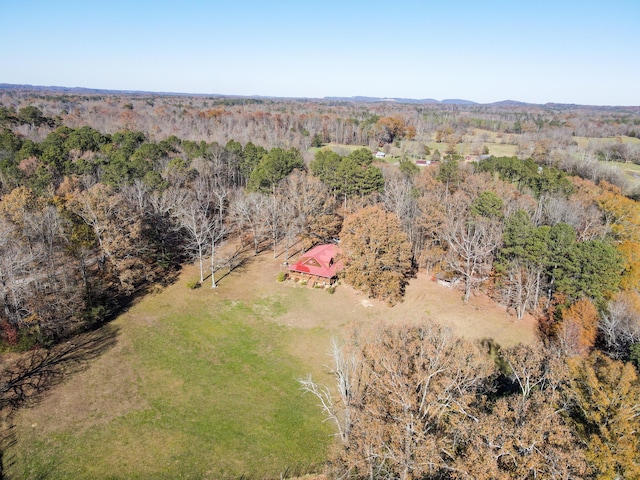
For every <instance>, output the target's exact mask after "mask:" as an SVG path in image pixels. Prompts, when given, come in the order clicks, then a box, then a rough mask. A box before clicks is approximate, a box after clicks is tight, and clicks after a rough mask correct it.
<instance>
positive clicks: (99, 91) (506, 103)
mask: <svg viewBox="0 0 640 480" xmlns="http://www.w3.org/2000/svg"><path fill="white" fill-rule="evenodd" d="M2 91H22V92H36V93H52V94H60V95H144V96H152V95H157V96H172V97H215V98H222V99H227V98H233V99H240V98H244V99H264V100H274V101H277V100H302V101H314V100H324V101H331V102H357V103H385V102H386V103H401V104H414V105H461V106H472V105H486V106H492V107H546V108H554V109H566V108H580V107H589V108H594V107H595V108H605V109H607V108H614V107H613V106H598V105H577V104H568V103H567V104H564V103H554V102H548V103H545V104H539V103H527V102H521V101H518V100H502V101H499V102H490V103H478V102H474V101H472V100H465V99H459V98H446V99H444V100H436V99H435V98H421V99H416V98H402V97H367V96H353V97H323V98H313V97H277V96H268V95H223V94H219V93H185V92H151V91H144V90H110V89H103V88H86V87H60V86H41V85H27V84H24V85H20V84H10V83H0V92H2ZM633 108H640V107H633Z"/></svg>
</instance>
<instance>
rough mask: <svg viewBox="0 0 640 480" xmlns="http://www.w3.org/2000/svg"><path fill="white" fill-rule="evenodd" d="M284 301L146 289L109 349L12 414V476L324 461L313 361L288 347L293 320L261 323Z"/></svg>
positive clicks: (268, 470) (218, 475) (159, 475)
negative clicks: (303, 381) (308, 384)
mask: <svg viewBox="0 0 640 480" xmlns="http://www.w3.org/2000/svg"><path fill="white" fill-rule="evenodd" d="M302 293H305V292H302ZM310 293H312V292H310ZM285 310H286V307H285V306H284V305H283V304H282V303H280V302H279V301H277V300H273V299H269V298H267V299H264V298H254V299H253V300H251V301H248V302H244V301H230V300H227V299H225V298H219V296H218V298H217V295H216V293H215V292H214V291H212V290H211V289H209V288H204V287H203V288H201V289H200V290H195V291H191V290H188V289H187V288H186V287H185V285H184V283H182V284H176V285H173V286H172V287H169V288H168V289H166V290H165V291H164V292H162V294H159V295H154V296H148V297H146V298H144V299H143V300H142V301H141V302H140V303H138V304H137V305H135V306H134V307H133V308H131V309H130V311H128V312H127V313H126V314H124V315H122V316H121V317H120V318H118V319H117V320H116V321H115V324H114V325H113V326H114V327H115V328H117V329H118V339H117V343H116V346H115V347H114V348H113V349H112V350H110V351H108V352H106V353H105V354H104V355H103V356H102V357H100V358H99V359H97V360H96V361H95V363H93V364H92V365H91V367H90V368H89V369H88V370H86V371H84V372H82V373H79V374H77V375H74V376H73V377H71V378H70V379H69V380H68V382H66V384H65V385H64V386H63V387H61V388H58V389H56V390H55V391H54V392H52V394H51V395H50V396H49V397H48V398H46V400H45V401H43V402H42V404H40V405H38V406H37V407H36V408H34V409H27V410H24V411H22V412H20V415H19V417H18V419H17V422H16V424H17V427H16V429H17V432H16V437H17V439H18V442H17V443H16V445H15V446H14V447H13V448H12V449H10V451H9V452H8V455H7V456H6V457H5V461H8V462H7V463H10V464H12V465H11V467H10V468H9V473H10V475H11V478H25V479H26V478H47V479H54V478H55V479H63V478H68V479H78V478H92V479H102V478H110V479H111V478H112V479H116V478H123V479H124V478H126V479H136V478H139V479H149V478H153V479H164V478H166V479H175V478H194V479H196V478H197V479H200V478H212V479H224V478H241V477H243V476H244V477H243V478H280V474H283V473H285V472H288V473H287V475H288V476H290V475H293V474H296V473H297V474H300V473H305V472H308V471H318V470H321V466H319V465H321V464H322V462H323V460H324V459H325V458H326V453H327V448H328V447H329V445H330V443H331V441H332V436H331V433H332V431H331V429H330V426H329V425H327V424H325V423H323V422H322V418H321V416H320V415H319V411H318V408H317V406H316V402H314V400H313V399H312V398H310V397H306V396H302V395H301V391H300V389H299V385H298V383H297V381H296V379H297V378H300V377H302V376H305V375H306V374H307V373H308V372H309V371H310V370H312V368H311V367H310V366H306V365H305V364H304V362H301V361H300V359H299V358H294V356H292V355H291V354H290V353H289V352H288V345H289V343H290V342H292V341H294V340H295V337H296V332H295V331H294V330H295V329H292V328H289V327H285V326H281V325H278V324H276V323H273V322H268V321H266V320H265V319H266V318H268V317H270V316H273V315H281V314H284V313H285ZM318 335H319V336H321V337H323V338H324V336H325V334H324V333H323V332H319V333H318ZM324 345H325V344H324V343H323V347H322V348H324Z"/></svg>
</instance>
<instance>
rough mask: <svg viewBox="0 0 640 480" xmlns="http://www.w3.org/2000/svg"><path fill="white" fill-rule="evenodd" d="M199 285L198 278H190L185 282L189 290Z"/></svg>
mask: <svg viewBox="0 0 640 480" xmlns="http://www.w3.org/2000/svg"><path fill="white" fill-rule="evenodd" d="M201 286H202V284H201V283H200V281H199V280H192V281H190V282H187V288H188V289H189V290H195V289H196V288H200V287H201Z"/></svg>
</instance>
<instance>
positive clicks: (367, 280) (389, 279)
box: [340, 206, 412, 304]
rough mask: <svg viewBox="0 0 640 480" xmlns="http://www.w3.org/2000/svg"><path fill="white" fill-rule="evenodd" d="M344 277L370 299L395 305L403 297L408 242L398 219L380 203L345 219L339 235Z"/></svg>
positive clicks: (407, 271)
mask: <svg viewBox="0 0 640 480" xmlns="http://www.w3.org/2000/svg"><path fill="white" fill-rule="evenodd" d="M340 240H341V243H340V246H341V248H342V249H343V251H344V254H345V259H346V266H345V269H344V271H343V273H344V279H345V281H347V282H348V283H349V284H351V285H353V286H354V287H355V288H357V289H358V290H362V291H363V292H365V293H367V294H368V295H369V296H371V297H373V298H378V299H381V300H385V301H386V302H387V303H389V304H394V303H396V302H398V301H400V300H401V299H402V295H403V293H404V287H405V285H406V284H407V281H408V277H409V275H410V274H411V269H412V262H411V245H410V243H409V240H408V239H407V235H406V234H405V233H404V232H403V231H402V228H401V226H400V222H399V221H398V218H397V216H396V215H394V214H393V213H388V212H385V211H384V210H383V209H382V208H380V207H379V206H372V207H366V208H363V209H362V210H360V211H358V212H356V213H354V214H353V215H350V216H348V217H347V218H345V220H344V224H343V226H342V232H341V235H340Z"/></svg>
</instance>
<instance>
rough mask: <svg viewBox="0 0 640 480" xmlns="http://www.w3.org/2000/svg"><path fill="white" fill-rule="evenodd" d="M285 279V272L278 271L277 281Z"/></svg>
mask: <svg viewBox="0 0 640 480" xmlns="http://www.w3.org/2000/svg"><path fill="white" fill-rule="evenodd" d="M286 279H287V274H286V273H285V272H278V281H279V282H284V281H285V280H286Z"/></svg>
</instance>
